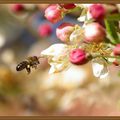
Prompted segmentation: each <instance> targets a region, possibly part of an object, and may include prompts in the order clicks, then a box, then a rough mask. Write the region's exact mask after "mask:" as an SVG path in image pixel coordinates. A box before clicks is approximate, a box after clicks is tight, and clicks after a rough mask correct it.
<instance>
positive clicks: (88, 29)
mask: <svg viewBox="0 0 120 120" xmlns="http://www.w3.org/2000/svg"><path fill="white" fill-rule="evenodd" d="M84 35H85V42H95V43H99V42H102V41H103V40H104V38H105V36H106V32H105V29H104V28H103V27H102V26H101V25H100V24H99V23H97V22H93V23H90V24H87V25H86V26H85V31H84Z"/></svg>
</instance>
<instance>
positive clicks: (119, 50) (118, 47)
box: [113, 44, 120, 55]
mask: <svg viewBox="0 0 120 120" xmlns="http://www.w3.org/2000/svg"><path fill="white" fill-rule="evenodd" d="M113 53H114V55H120V44H117V45H116V46H115V48H114V49H113Z"/></svg>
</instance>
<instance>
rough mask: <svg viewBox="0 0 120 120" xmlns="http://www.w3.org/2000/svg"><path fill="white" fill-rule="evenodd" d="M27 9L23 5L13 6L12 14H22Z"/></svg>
mask: <svg viewBox="0 0 120 120" xmlns="http://www.w3.org/2000/svg"><path fill="white" fill-rule="evenodd" d="M24 9H25V8H24V6H23V5H22V4H13V5H11V10H12V12H21V11H23V10H24Z"/></svg>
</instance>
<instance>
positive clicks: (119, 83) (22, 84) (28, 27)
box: [0, 4, 120, 116]
mask: <svg viewBox="0 0 120 120" xmlns="http://www.w3.org/2000/svg"><path fill="white" fill-rule="evenodd" d="M24 6H25V7H26V8H27V9H28V11H23V12H20V13H14V12H13V11H12V9H11V7H12V4H1V5H0V115H1V116H2V115H5V116H10V115H15V116H17V115H19V116H20V115H21V116H30V115H32V116H33V115H69V116H71V115H72V116H76V115H77V116H78V115H79V116H90V115H93V116H96V115H120V77H119V76H118V70H119V69H120V68H119V67H113V66H110V67H109V70H110V73H109V76H108V77H107V78H105V79H99V78H95V77H94V75H93V73H92V68H91V64H90V63H87V64H85V65H83V66H75V65H72V66H71V67H70V68H69V69H68V70H67V71H63V72H61V73H57V74H53V75H49V73H48V71H49V67H50V66H49V65H48V63H47V60H46V59H41V60H40V63H41V64H40V65H39V66H38V68H37V69H36V70H32V72H31V74H30V75H28V74H27V73H26V71H25V70H24V71H21V72H17V71H16V65H17V64H18V63H19V62H21V61H23V60H24V59H25V58H26V57H28V56H34V55H36V56H39V55H40V52H41V51H42V50H43V49H46V48H47V47H48V46H50V45H51V44H53V43H58V42H59V43H60V41H59V40H58V39H57V37H56V34H55V30H56V28H57V27H58V26H59V25H60V24H61V23H62V22H64V21H69V22H72V23H75V24H80V25H82V23H79V22H78V21H77V17H79V14H80V11H79V10H77V11H76V12H75V13H71V14H68V15H67V16H66V17H65V18H64V20H62V21H60V22H58V23H56V24H51V23H50V22H48V21H47V20H46V19H45V17H44V10H45V8H46V7H47V6H48V4H24ZM106 6H107V7H108V8H109V9H112V10H114V11H115V10H116V9H117V10H119V8H120V7H119V6H120V5H119V4H107V5H106ZM42 25H48V26H49V27H50V32H49V35H48V36H44V35H43V36H42V35H41V34H40V32H39V29H40V28H41V27H42Z"/></svg>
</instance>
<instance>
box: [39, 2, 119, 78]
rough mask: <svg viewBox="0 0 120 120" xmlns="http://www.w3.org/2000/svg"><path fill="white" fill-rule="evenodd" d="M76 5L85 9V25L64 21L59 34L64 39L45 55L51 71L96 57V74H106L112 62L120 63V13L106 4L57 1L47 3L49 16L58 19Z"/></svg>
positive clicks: (43, 54)
mask: <svg viewBox="0 0 120 120" xmlns="http://www.w3.org/2000/svg"><path fill="white" fill-rule="evenodd" d="M76 8H80V10H81V14H80V17H79V18H78V19H77V20H78V21H79V22H80V23H82V24H83V25H82V26H80V25H79V24H72V23H69V22H64V23H62V24H61V25H60V26H58V28H57V29H56V36H57V37H58V39H60V40H61V41H62V42H63V43H60V44H59V43H57V44H54V45H52V46H50V47H49V48H47V49H46V50H43V51H42V52H41V55H42V56H43V57H47V58H48V61H49V64H50V65H51V69H50V73H55V72H60V71H62V70H64V69H65V68H67V67H68V66H69V65H70V64H75V65H82V64H85V63H87V62H88V61H92V66H93V73H94V75H95V76H96V77H102V76H105V75H106V74H108V69H107V66H108V65H109V64H114V65H119V64H120V32H119V30H120V28H119V25H118V21H119V20H120V15H119V13H118V11H116V13H114V12H109V10H108V9H106V6H105V5H104V4H54V5H50V6H48V7H47V9H46V10H45V17H46V19H47V20H48V21H50V22H52V23H57V22H59V21H60V20H62V19H63V18H64V16H65V15H66V14H67V13H70V12H71V11H73V10H75V9H76Z"/></svg>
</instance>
